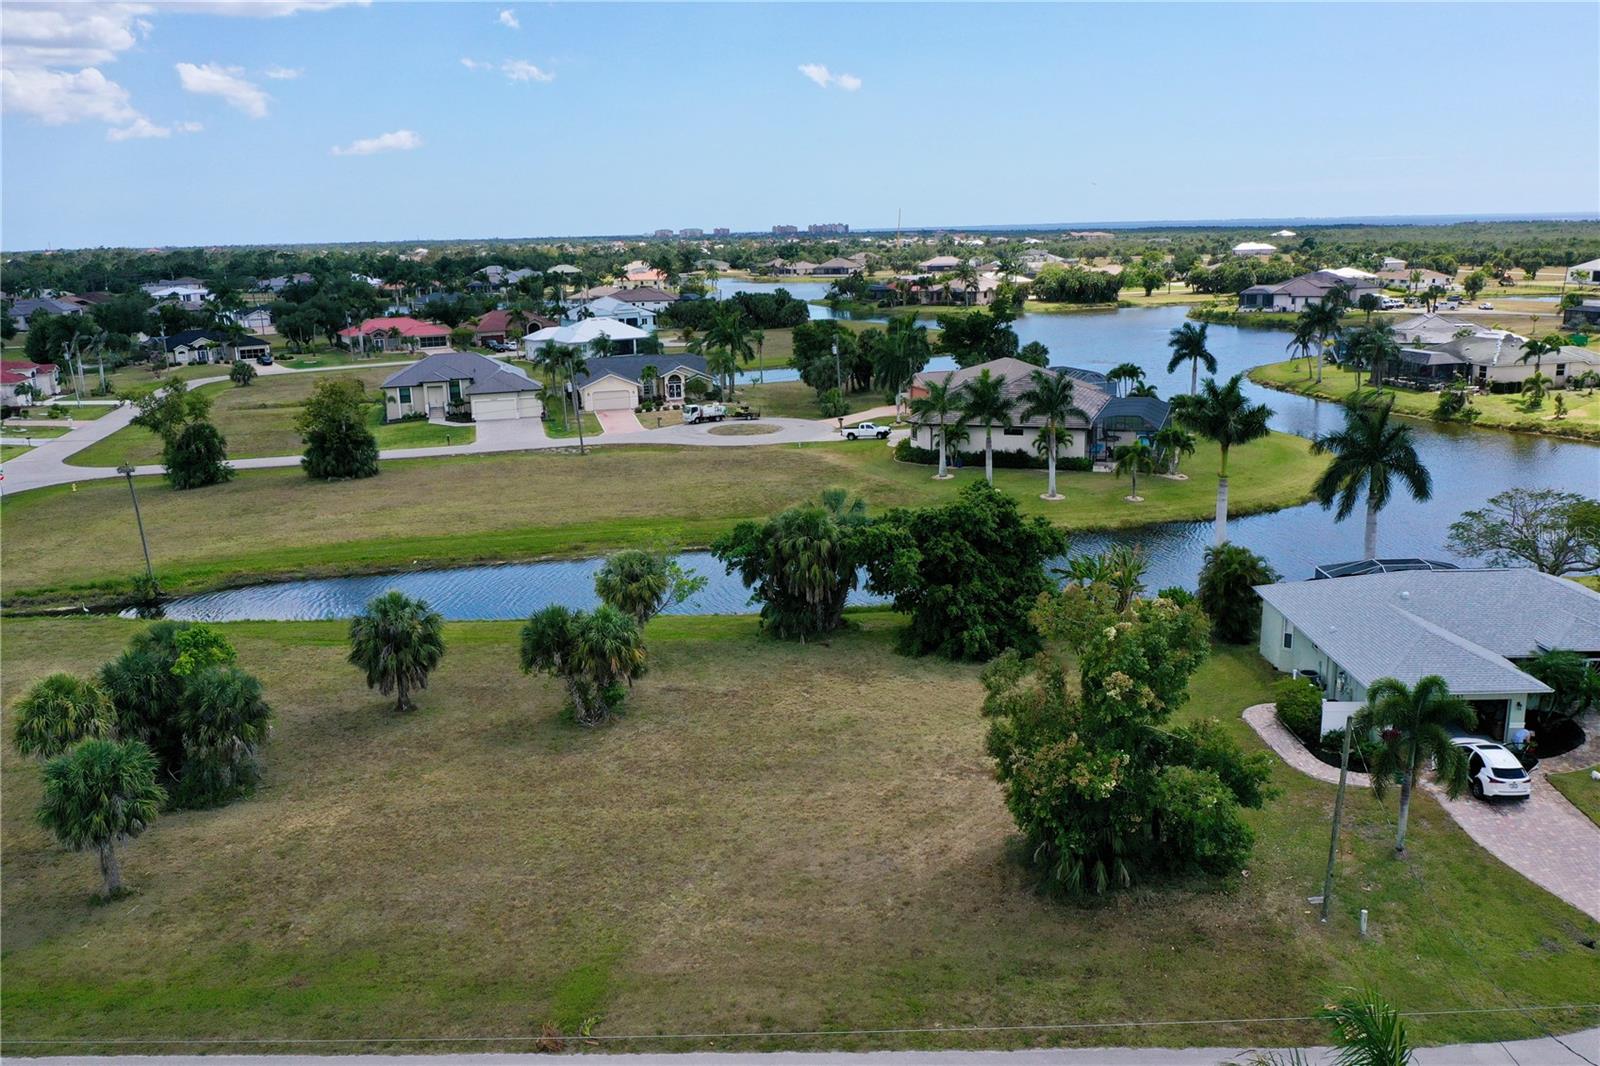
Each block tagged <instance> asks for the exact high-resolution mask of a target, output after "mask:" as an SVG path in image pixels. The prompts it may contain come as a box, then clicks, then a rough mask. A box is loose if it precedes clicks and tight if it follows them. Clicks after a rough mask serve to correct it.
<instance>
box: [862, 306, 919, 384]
mask: <svg viewBox="0 0 1600 1066" xmlns="http://www.w3.org/2000/svg"><path fill="white" fill-rule="evenodd" d="M932 354H933V353H932V351H931V350H930V349H929V347H928V331H927V330H925V329H923V328H922V327H920V326H918V325H917V322H916V319H914V318H908V317H905V316H901V317H899V318H895V319H893V320H892V321H891V322H890V323H889V330H888V332H887V333H886V334H885V335H884V338H883V343H882V344H880V345H879V346H878V350H877V354H876V357H875V358H874V359H873V363H872V382H873V384H874V385H877V386H878V387H879V388H880V389H883V390H884V392H885V393H887V394H888V395H891V396H898V395H899V394H900V390H901V389H903V388H905V386H906V383H907V382H909V381H910V380H911V379H912V378H913V377H915V376H916V375H917V374H918V373H920V372H921V371H922V368H923V367H925V366H927V365H928V359H929V358H930V357H931V356H932Z"/></svg>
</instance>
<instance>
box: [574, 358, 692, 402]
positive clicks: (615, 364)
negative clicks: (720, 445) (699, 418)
mask: <svg viewBox="0 0 1600 1066" xmlns="http://www.w3.org/2000/svg"><path fill="white" fill-rule="evenodd" d="M647 366H653V367H655V371H656V372H655V375H654V376H653V377H651V378H650V379H649V380H648V381H647V380H646V378H645V374H644V368H645V367H647ZM695 378H699V379H700V380H702V381H704V382H705V383H706V384H707V385H710V384H711V375H710V374H709V373H707V372H706V361H705V359H703V358H701V357H700V356H698V355H666V354H663V355H612V356H604V357H602V358H599V359H590V360H589V369H588V372H587V373H584V374H580V375H579V376H578V379H577V386H578V397H579V400H578V402H579V405H580V406H581V407H583V408H585V409H587V410H590V411H631V410H633V409H634V408H636V407H638V406H639V403H640V401H641V400H647V399H652V398H655V397H660V399H661V401H662V402H663V403H664V404H666V405H667V406H668V407H682V406H683V401H684V397H685V396H686V395H687V388H688V385H689V382H690V381H691V380H693V379H695Z"/></svg>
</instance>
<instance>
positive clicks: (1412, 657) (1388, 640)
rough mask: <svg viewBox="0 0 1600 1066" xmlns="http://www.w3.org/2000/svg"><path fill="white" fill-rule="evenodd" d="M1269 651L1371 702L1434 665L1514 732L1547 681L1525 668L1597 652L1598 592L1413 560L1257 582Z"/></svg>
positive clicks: (1336, 690) (1333, 690) (1487, 726)
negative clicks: (1400, 567) (1411, 564)
mask: <svg viewBox="0 0 1600 1066" xmlns="http://www.w3.org/2000/svg"><path fill="white" fill-rule="evenodd" d="M1256 591H1257V592H1258V593H1260V594H1261V601H1262V606H1261V638H1260V649H1261V654H1262V656H1263V657H1264V658H1266V659H1267V661H1268V662H1270V663H1272V665H1273V666H1275V667H1277V668H1278V669H1279V670H1282V671H1285V672H1289V671H1296V670H1298V671H1301V672H1302V673H1304V672H1306V671H1313V672H1315V674H1316V675H1317V678H1319V679H1320V680H1321V684H1322V688H1323V694H1324V695H1325V696H1326V697H1327V698H1328V699H1331V700H1340V701H1358V702H1359V701H1364V700H1365V699H1366V697H1367V690H1368V689H1369V688H1371V686H1372V684H1373V682H1375V681H1377V680H1378V679H1379V678H1384V677H1392V678H1396V679H1397V680H1399V681H1402V682H1404V683H1405V684H1408V685H1411V684H1415V683H1416V682H1417V681H1418V680H1420V679H1421V678H1423V677H1426V676H1428V675H1430V674H1437V675H1439V676H1440V677H1442V678H1444V679H1445V681H1446V682H1447V683H1448V684H1449V686H1450V691H1451V692H1453V693H1455V694H1456V695H1458V696H1461V697H1462V698H1463V699H1466V700H1467V701H1469V702H1470V703H1471V704H1472V705H1473V706H1474V708H1475V709H1476V710H1477V712H1478V729H1477V732H1479V733H1482V734H1484V735H1486V736H1489V737H1490V738H1492V739H1495V740H1502V741H1509V740H1511V739H1512V738H1513V735H1514V734H1515V733H1517V732H1518V731H1519V730H1521V729H1522V728H1523V726H1524V724H1525V723H1526V720H1527V712H1528V710H1529V709H1530V708H1531V707H1534V706H1537V702H1536V700H1537V698H1538V697H1540V696H1542V695H1544V694H1547V693H1549V692H1550V688H1549V686H1547V685H1546V684H1544V683H1543V682H1542V681H1539V680H1538V679H1537V678H1535V677H1533V676H1531V675H1529V674H1528V673H1527V672H1526V671H1524V670H1523V669H1522V667H1521V666H1520V665H1518V664H1519V663H1521V662H1525V661H1526V660H1528V659H1531V658H1533V657H1535V656H1537V655H1539V654H1541V653H1542V652H1544V651H1547V650H1551V649H1556V648H1560V649H1564V650H1567V651H1575V652H1578V653H1579V654H1582V655H1585V656H1589V657H1594V656H1600V593H1597V592H1595V591H1593V590H1592V589H1589V588H1586V587H1584V586H1583V585H1580V584H1578V583H1577V582H1575V581H1568V580H1566V579H1565V578H1559V577H1552V576H1551V575H1549V574H1542V573H1540V572H1538V571H1537V570H1531V569H1522V570H1411V571H1402V572H1399V573H1375V574H1367V575H1363V576H1356V577H1336V578H1328V579H1316V580H1311V581H1285V582H1279V583H1277V584H1273V585H1259V586H1257V587H1256Z"/></svg>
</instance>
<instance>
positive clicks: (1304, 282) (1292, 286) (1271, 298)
mask: <svg viewBox="0 0 1600 1066" xmlns="http://www.w3.org/2000/svg"><path fill="white" fill-rule="evenodd" d="M1335 289H1344V290H1345V291H1346V293H1347V294H1348V295H1349V297H1350V302H1351V303H1352V304H1354V303H1355V302H1356V301H1357V300H1359V299H1361V297H1362V296H1363V295H1365V294H1367V293H1373V294H1376V293H1377V292H1378V286H1377V285H1376V284H1375V283H1374V282H1372V281H1368V280H1363V279H1361V278H1351V277H1345V276H1344V275H1342V274H1336V273H1334V272H1333V271H1331V270H1314V271H1312V272H1311V273H1309V274H1301V275H1300V276H1299V277H1297V278H1290V279H1289V280H1288V281H1283V282H1279V283H1278V284H1276V285H1252V286H1250V287H1249V288H1248V289H1245V290H1244V291H1243V292H1241V293H1240V294H1239V309H1240V310H1241V311H1302V310H1304V309H1305V308H1307V307H1314V306H1316V305H1317V304H1320V303H1321V302H1322V301H1323V300H1324V299H1326V298H1327V296H1328V294H1329V293H1331V292H1333V291H1334V290H1335Z"/></svg>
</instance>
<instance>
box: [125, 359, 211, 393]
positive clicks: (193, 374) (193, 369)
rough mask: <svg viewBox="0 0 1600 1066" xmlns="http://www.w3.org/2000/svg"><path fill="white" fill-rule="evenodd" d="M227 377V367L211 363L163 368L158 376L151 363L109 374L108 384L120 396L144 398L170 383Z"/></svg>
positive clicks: (127, 367) (132, 366) (136, 365)
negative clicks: (143, 396) (148, 393)
mask: <svg viewBox="0 0 1600 1066" xmlns="http://www.w3.org/2000/svg"><path fill="white" fill-rule="evenodd" d="M227 376H228V368H227V367H226V366H216V365H214V364H209V363H191V364H190V365H188V366H169V367H163V368H162V369H161V373H160V374H157V373H156V372H155V368H154V367H152V366H151V365H150V364H149V363H129V364H128V365H127V366H121V367H118V368H117V369H115V370H113V371H110V372H109V373H107V374H106V383H107V384H108V385H110V386H111V391H112V392H114V393H117V394H118V395H120V396H142V395H144V394H145V393H147V392H154V391H155V390H156V389H159V388H160V387H161V386H163V385H165V384H167V383H168V382H170V381H178V380H181V381H193V380H194V379H195V378H215V377H227ZM94 380H95V383H96V384H98V382H99V375H95V378H94Z"/></svg>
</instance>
